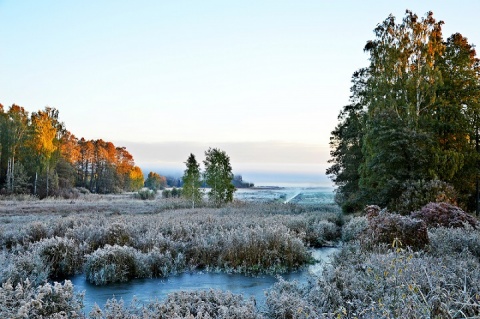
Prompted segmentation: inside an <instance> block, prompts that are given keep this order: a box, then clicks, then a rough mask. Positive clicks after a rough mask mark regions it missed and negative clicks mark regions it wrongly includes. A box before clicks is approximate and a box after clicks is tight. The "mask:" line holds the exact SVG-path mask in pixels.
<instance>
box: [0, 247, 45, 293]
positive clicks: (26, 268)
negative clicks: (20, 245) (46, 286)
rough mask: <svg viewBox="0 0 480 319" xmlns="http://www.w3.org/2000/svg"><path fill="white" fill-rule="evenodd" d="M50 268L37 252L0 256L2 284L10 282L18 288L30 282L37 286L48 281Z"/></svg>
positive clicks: (17, 252)
mask: <svg viewBox="0 0 480 319" xmlns="http://www.w3.org/2000/svg"><path fill="white" fill-rule="evenodd" d="M49 274H50V268H49V267H48V265H45V263H44V261H43V260H42V258H41V257H40V255H39V254H38V253H37V252H34V251H22V250H19V251H14V252H11V253H10V254H5V253H4V254H2V255H0V282H1V283H5V282H7V281H9V282H10V283H11V285H13V286H16V285H17V284H19V283H20V284H22V283H23V282H24V281H25V280H28V281H29V282H30V283H32V285H34V286H37V285H40V284H41V283H44V282H45V281H46V280H48V278H49Z"/></svg>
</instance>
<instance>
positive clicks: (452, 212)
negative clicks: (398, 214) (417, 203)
mask: <svg viewBox="0 0 480 319" xmlns="http://www.w3.org/2000/svg"><path fill="white" fill-rule="evenodd" d="M411 216H412V217H413V218H418V219H421V220H423V221H424V222H425V223H426V224H427V226H428V227H448V228H450V227H454V228H455V227H464V226H465V225H467V224H468V225H470V226H472V227H474V228H477V227H478V221H477V220H476V219H475V218H474V217H473V216H471V215H469V214H467V213H465V212H464V211H463V210H462V209H461V208H459V207H457V206H454V205H452V204H449V203H428V204H427V205H425V206H423V207H422V209H421V210H420V211H416V212H413V213H412V214H411Z"/></svg>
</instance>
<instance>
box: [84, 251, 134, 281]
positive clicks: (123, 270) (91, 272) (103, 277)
mask: <svg viewBox="0 0 480 319" xmlns="http://www.w3.org/2000/svg"><path fill="white" fill-rule="evenodd" d="M138 253H139V252H138V251H137V250H136V249H135V248H132V247H128V246H118V245H115V246H110V245H105V247H104V248H99V249H97V250H96V251H94V252H93V253H92V254H90V255H88V256H87V260H86V262H85V274H86V278H87V280H88V281H89V282H91V283H94V284H96V285H105V284H108V283H113V282H126V281H129V280H130V279H133V278H135V277H137V273H138V272H139V271H140V272H141V265H139V264H138V263H137V254H138Z"/></svg>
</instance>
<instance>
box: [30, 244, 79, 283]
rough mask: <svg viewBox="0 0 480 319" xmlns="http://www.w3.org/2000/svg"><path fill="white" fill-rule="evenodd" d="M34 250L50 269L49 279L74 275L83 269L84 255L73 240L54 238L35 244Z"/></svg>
mask: <svg viewBox="0 0 480 319" xmlns="http://www.w3.org/2000/svg"><path fill="white" fill-rule="evenodd" d="M33 250H34V251H36V253H37V254H38V255H39V256H40V258H41V259H42V261H43V263H44V265H45V266H46V267H48V269H49V278H50V279H58V278H66V277H67V276H71V275H74V274H76V273H78V272H79V271H80V270H81V269H82V265H83V263H82V254H81V252H80V249H79V246H78V245H77V244H76V243H75V241H74V240H73V239H67V238H64V237H52V238H47V239H43V240H41V241H39V242H37V243H35V244H34V247H33Z"/></svg>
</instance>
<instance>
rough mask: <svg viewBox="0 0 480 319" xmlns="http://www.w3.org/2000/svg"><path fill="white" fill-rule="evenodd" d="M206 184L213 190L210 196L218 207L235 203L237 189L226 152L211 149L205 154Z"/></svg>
mask: <svg viewBox="0 0 480 319" xmlns="http://www.w3.org/2000/svg"><path fill="white" fill-rule="evenodd" d="M205 157H206V158H205V160H204V161H203V163H204V165H205V182H206V183H207V185H208V186H209V187H210V188H211V190H210V192H209V193H208V196H209V198H210V200H211V201H212V202H213V203H214V204H215V205H216V206H217V207H218V206H221V205H222V204H225V203H227V202H231V201H233V193H234V192H235V187H234V186H233V184H232V179H233V173H232V166H231V165H230V157H229V156H228V155H227V153H225V152H224V151H221V150H219V149H216V148H209V149H208V151H206V152H205Z"/></svg>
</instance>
